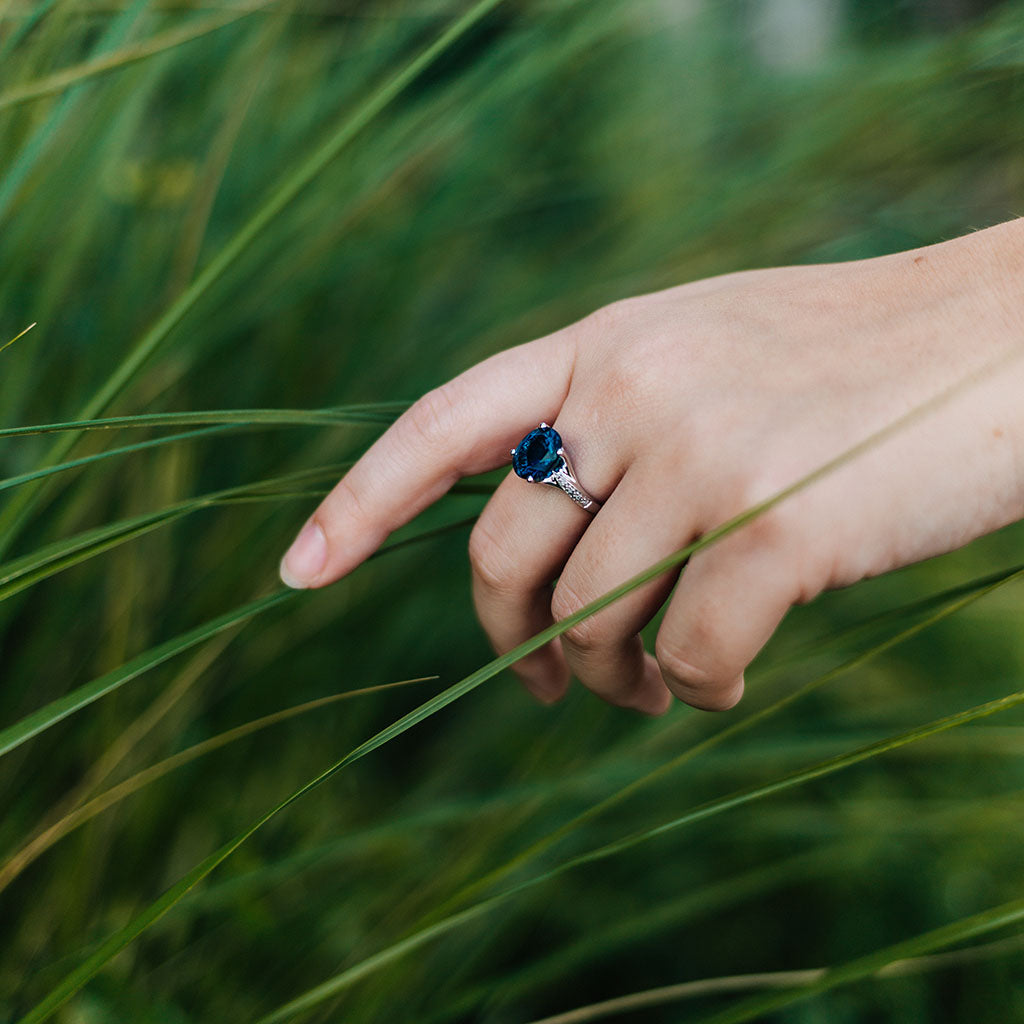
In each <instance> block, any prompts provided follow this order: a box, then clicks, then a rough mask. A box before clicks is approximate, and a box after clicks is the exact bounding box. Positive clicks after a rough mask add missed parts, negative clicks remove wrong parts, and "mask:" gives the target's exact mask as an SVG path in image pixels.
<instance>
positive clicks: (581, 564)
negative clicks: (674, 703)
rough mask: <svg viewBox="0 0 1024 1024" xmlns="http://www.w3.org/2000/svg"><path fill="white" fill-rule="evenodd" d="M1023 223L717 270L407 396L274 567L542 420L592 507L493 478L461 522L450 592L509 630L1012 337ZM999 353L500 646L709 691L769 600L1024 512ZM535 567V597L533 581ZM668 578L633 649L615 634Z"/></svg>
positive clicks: (420, 498)
mask: <svg viewBox="0 0 1024 1024" xmlns="http://www.w3.org/2000/svg"><path fill="white" fill-rule="evenodd" d="M1022 282H1024V220H1022V221H1016V222H1013V223H1010V224H1007V225H1002V226H1000V227H997V228H992V229H989V230H987V231H982V232H978V233H976V234H974V235H971V236H967V237H966V238H962V239H956V240H954V241H951V242H945V243H942V244H941V245H936V246H931V247H928V248H924V249H919V250H915V251H912V252H908V253H901V254H897V255H894V256H885V257H880V258H877V259H872V260H864V261H860V262H854V263H845V264H833V265H826V266H813V267H791V268H782V269H774V270H766V271H754V272H747V273H740V274H732V275H728V276H725V277H718V278H713V279H710V280H706V281H699V282H696V283H694V284H688V285H684V286H682V287H678V288H671V289H669V290H667V291H663V292H658V293H656V294H652V295H645V296H641V297H638V298H632V299H628V300H626V301H623V302H617V303H614V304H613V305H611V306H608V307H607V308H605V309H602V310H599V311H598V312H597V313H595V314H594V315H592V316H590V317H588V318H587V319H585V320H583V321H581V322H579V323H577V324H574V325H572V326H570V327H567V328H565V329H564V330H561V331H558V332H557V333H555V334H552V335H550V336H548V337H545V338H541V339H539V340H536V341H532V342H530V343H528V344H525V345H521V346H519V347H518V348H514V349H511V350H509V351H506V352H502V353H500V354H498V355H496V356H494V357H492V358H490V359H487V360H486V361H484V362H482V363H480V364H478V365H476V366H474V367H472V368H471V369H469V370H468V371H466V372H465V373H463V374H461V375H460V376H458V377H456V378H455V379H454V380H452V381H450V382H448V383H447V384H444V385H442V386H441V387H439V388H437V389H436V390H434V391H431V392H430V393H428V394H427V395H425V396H424V397H423V398H422V399H420V400H419V401H418V402H417V403H416V404H415V405H413V406H412V407H411V408H410V409H409V410H408V411H407V412H406V413H405V414H404V415H403V416H402V417H401V418H400V419H399V420H398V421H397V422H396V423H395V424H394V425H393V426H392V427H391V428H390V429H389V430H388V431H387V432H386V433H385V434H384V435H383V436H382V437H381V438H380V439H379V440H378V441H377V442H376V443H375V444H374V445H373V446H372V447H371V448H370V449H369V451H368V452H367V453H366V454H365V455H364V456H363V458H362V459H360V460H359V462H358V463H357V464H356V465H355V466H354V467H353V468H352V469H351V470H350V472H349V473H348V474H347V475H346V476H345V477H344V478H343V479H342V480H341V482H340V483H339V484H338V485H337V487H335V489H334V490H333V491H332V492H331V493H330V495H328V497H327V498H326V499H325V500H324V501H323V503H322V504H321V505H320V507H319V508H318V509H317V510H316V512H314V514H313V516H312V517H311V519H310V520H309V522H308V523H307V524H306V526H305V527H304V529H303V530H302V532H301V533H300V535H299V537H298V538H297V540H296V542H295V544H294V545H293V546H292V548H291V549H290V550H289V552H288V554H287V555H286V556H285V559H284V561H283V562H282V568H281V574H282V578H283V579H284V580H285V582H286V583H288V584H289V585H291V586H311V587H318V586H323V585H325V584H328V583H331V582H333V581H334V580H337V579H338V578H340V577H342V576H344V575H346V574H347V573H349V572H351V571H352V570H353V569H354V568H355V567H356V566H357V565H359V564H360V563H361V562H362V561H363V560H364V559H365V558H366V557H367V556H368V555H369V554H371V553H372V552H373V551H374V550H375V549H376V548H377V547H379V546H380V544H381V543H382V542H383V541H384V539H385V538H386V537H387V536H388V534H389V533H390V532H391V531H392V530H394V529H396V528H397V527H398V526H400V525H402V524H403V523H405V522H407V521H408V520H409V519H411V518H412V517H413V516H414V515H415V514H416V513H418V512H419V511H421V510H422V509H423V508H425V507H426V506H428V505H429V504H431V503H432V502H434V501H436V500H437V499H438V498H439V497H440V496H441V495H442V494H444V493H445V491H447V490H448V488H449V487H451V485H452V484H453V483H454V482H455V481H456V480H457V479H458V478H459V477H460V476H463V475H467V474H472V473H480V472H484V471H486V470H491V469H494V468H495V467H497V466H500V465H501V464H502V463H507V462H508V461H509V455H508V452H509V449H510V448H512V447H513V446H514V445H516V444H517V442H518V441H519V440H520V439H521V438H522V437H523V435H524V434H526V433H527V432H528V431H529V430H530V429H532V428H533V427H535V426H537V425H538V424H539V423H540V422H541V421H546V422H548V423H551V424H552V425H553V426H555V428H556V429H557V430H558V431H559V433H560V434H561V436H562V438H563V440H564V443H565V446H566V448H567V449H568V451H569V452H570V455H571V457H572V460H573V465H574V468H575V471H576V474H577V475H578V477H579V479H580V482H581V484H582V485H583V486H584V487H585V488H586V490H587V491H589V492H590V493H591V494H592V495H593V496H594V497H595V498H597V499H598V500H599V501H601V502H603V503H604V506H603V508H602V509H601V510H600V511H599V512H598V514H597V515H596V516H591V515H590V514H589V513H588V512H585V511H584V510H583V509H581V508H580V507H578V506H577V505H575V504H574V503H573V502H572V501H571V500H570V499H569V498H568V497H567V496H566V495H565V494H563V493H561V492H560V491H559V490H558V489H556V488H554V487H541V486H535V485H531V484H529V483H527V482H526V481H524V480H521V479H519V478H518V477H516V476H514V475H513V474H511V473H510V475H509V477H508V478H507V479H505V480H504V481H503V482H502V483H501V485H500V486H499V487H498V489H497V491H496V492H495V495H494V497H493V498H492V499H491V501H490V502H489V504H488V505H487V507H486V508H485V509H484V511H483V513H482V515H481V516H480V519H479V521H478V523H477V525H476V528H475V529H474V531H473V534H472V536H471V538H470V543H469V549H470V561H471V563H472V569H473V594H474V599H475V602H476V608H477V612H478V615H479V617H480V621H481V623H482V624H483V627H484V629H485V630H486V632H487V634H488V636H489V637H490V640H491V642H492V644H493V645H494V647H495V649H496V650H497V651H498V652H499V653H501V652H505V651H508V650H510V649H511V648H512V647H514V646H515V645H517V644H519V643H521V642H522V641H523V640H525V639H527V638H528V637H529V636H531V635H533V634H534V633H536V632H538V631H539V630H541V629H543V628H544V627H546V626H548V625H550V623H551V622H552V620H553V619H555V620H557V619H560V618H564V617H565V616H567V615H568V614H570V613H572V612H575V611H576V610H578V609H579V608H580V607H582V606H583V605H584V604H586V603H588V602H590V601H592V600H593V599H595V598H597V597H599V596H600V595H602V594H604V593H605V592H607V591H609V590H611V589H612V588H613V587H614V586H616V585H617V584H619V583H621V582H623V581H624V580H626V579H628V578H630V577H632V576H634V575H635V574H637V573H638V572H640V571H641V570H643V569H645V568H646V567H648V566H649V565H652V564H653V563H655V562H656V561H658V560H659V559H660V558H662V557H664V556H666V555H668V554H670V553H671V552H673V551H676V550H678V549H680V548H682V547H683V546H685V545H686V544H688V543H689V542H690V541H692V540H693V539H694V538H696V537H698V536H700V535H701V534H703V533H706V532H707V531H708V530H709V529H711V528H713V527H715V526H716V525H718V524H720V523H722V522H725V521H727V520H728V519H730V518H731V517H733V516H734V515H736V514H738V513H740V512H742V511H743V510H745V509H747V508H749V507H750V506H752V505H754V504H755V503H757V502H759V501H761V500H763V499H765V498H768V497H770V496H772V495H774V494H776V493H777V492H779V491H780V490H782V489H783V488H784V487H786V486H787V485H789V484H791V483H793V482H795V481H797V480H799V479H800V478H802V477H803V476H805V475H806V474H808V473H809V472H811V471H812V470H814V469H816V468H817V467H819V466H820V465H822V464H824V463H825V462H827V461H828V460H830V459H832V458H834V457H835V456H837V455H839V454H840V453H842V452H844V451H846V450H847V449H849V448H851V447H852V446H854V445H855V444H857V443H858V442H860V441H862V440H863V439H864V438H866V437H867V436H869V435H870V434H872V433H873V432H875V431H877V430H879V429H880V428H882V427H884V426H885V425H886V424H888V423H891V422H893V421H894V420H896V419H898V418H899V417H900V416H902V415H904V414H905V413H907V411H908V410H910V409H912V408H914V407H915V406H917V405H919V404H921V403H923V402H925V401H927V400H928V399H929V398H931V397H932V396H933V395H935V394H937V393H939V392H941V391H942V390H943V389H944V388H946V387H948V386H950V385H952V384H954V383H955V382H956V381H958V380H961V379H963V378H965V377H967V376H969V375H970V374H971V373H972V372H973V371H975V370H978V369H979V368H981V367H982V366H984V365H985V364H987V363H990V362H992V361H993V360H994V359H998V358H999V357H1000V354H1001V353H1005V352H1007V351H1009V350H1011V349H1012V348H1013V347H1014V346H1015V345H1016V346H1020V345H1021V343H1022V342H1024V301H1022V300H1024V284H1022ZM1022 409H1024V372H1022V368H1021V365H1020V362H1019V361H1010V362H1007V363H1005V365H1003V366H1002V368H1001V369H1000V370H999V372H998V373H994V374H989V375H988V376H987V377H982V378H981V379H980V380H979V382H977V383H975V384H974V385H973V386H971V387H966V388H963V389H961V390H960V391H957V392H955V393H954V394H953V395H952V396H951V398H950V399H949V400H948V401H945V402H942V403H940V404H939V405H938V406H937V407H936V408H935V409H933V410H931V411H929V412H927V413H926V414H925V415H922V416H921V417H920V418H918V419H916V420H913V421H911V422H910V423H909V424H908V425H907V426H906V427H905V428H903V429H901V430H899V431H898V432H896V433H895V434H894V435H893V436H891V437H888V438H887V439H885V440H884V441H882V442H881V443H880V444H878V445H877V446H875V447H873V448H871V449H869V450H868V451H866V452H864V453H863V454H861V455H859V456H857V457H856V458H854V459H852V460H851V461H849V462H848V463H845V464H843V465H841V466H840V467H839V468H838V469H836V470H835V471H834V472H831V473H829V474H828V475H826V476H825V477H824V478H822V479H820V480H818V481H817V482H815V483H814V484H812V485H811V486H809V487H807V488H805V489H803V490H800V491H798V492H797V493H795V494H794V495H792V496H791V497H790V498H788V499H786V500H785V501H784V502H782V503H780V504H779V505H777V506H775V507H773V508H772V509H770V510H769V511H768V512H767V513H766V514H764V515H762V516H760V517H759V518H757V519H755V520H754V521H753V522H751V523H749V524H748V525H746V526H744V527H743V528H741V529H740V530H737V531H736V532H734V533H732V534H730V535H728V536H726V537H725V538H723V539H722V540H721V541H719V542H718V543H715V544H713V545H711V546H709V547H708V548H706V549H704V550H702V551H700V552H698V553H697V554H696V555H695V556H694V557H693V558H692V559H691V561H690V563H689V565H688V566H687V567H686V569H685V571H684V572H683V574H682V576H681V578H680V579H679V581H678V585H677V575H678V574H677V573H675V572H671V573H666V574H665V575H664V576H663V577H661V578H659V579H656V580H653V581H651V582H649V583H647V584H645V585H644V586H642V587H640V588H638V589H636V590H634V591H632V592H631V593H629V594H628V595H627V596H625V597H624V598H622V599H621V600H619V601H616V602H615V603H613V604H612V605H610V606H608V607H607V608H605V609H603V610H602V611H600V612H598V613H597V614H595V615H593V616H591V617H590V618H587V619H585V620H583V621H582V622H580V623H579V624H577V625H575V626H573V627H572V628H571V629H570V630H569V631H568V632H567V633H565V634H564V635H563V636H562V637H561V643H559V642H557V641H556V642H553V643H551V644H549V645H547V646H546V647H544V648H542V649H540V650H538V651H536V652H535V653H533V654H531V655H528V656H527V657H525V658H523V659H522V660H521V661H520V662H518V663H517V664H516V666H515V669H516V671H517V673H518V674H519V676H520V677H521V678H522V679H523V681H524V682H525V684H526V686H527V687H528V688H529V689H530V691H531V692H532V693H533V694H535V695H536V696H537V697H539V698H540V699H542V700H545V701H551V700H555V699H557V698H558V697H560V696H561V695H562V694H563V693H564V692H565V689H566V687H567V685H568V681H569V674H570V670H571V671H572V672H573V673H574V674H575V675H576V676H577V677H578V678H579V679H580V680H581V681H582V682H583V683H584V684H585V685H586V686H588V687H589V688H590V689H591V690H593V691H594V692H595V693H596V694H598V695H600V696H601V697H603V698H605V699H606V700H608V701H611V702H612V703H615V704H619V705H622V706H627V707H633V708H637V709H639V710H642V711H645V712H648V713H651V714H657V713H660V712H662V711H664V710H666V708H667V707H668V705H669V703H670V700H671V698H670V692H671V694H675V695H676V696H677V697H679V698H681V699H682V700H684V701H686V702H687V703H689V704H692V705H694V706H695V707H699V708H707V709H725V708H729V707H731V706H732V705H734V704H735V703H736V702H737V701H738V700H739V698H740V696H741V694H742V692H743V672H744V669H745V668H746V666H747V665H748V664H749V662H750V661H751V659H752V658H753V657H754V655H755V654H756V653H757V652H758V650H760V648H761V647H762V645H763V644H764V643H765V642H766V641H767V640H768V638H769V637H770V636H771V634H772V632H773V631H774V629H775V628H776V626H777V625H778V623H779V621H780V620H781V619H782V617H783V616H784V615H785V613H786V611H787V609H788V608H789V607H790V606H791V605H792V604H794V603H796V602H803V601H808V600H810V599H811V598H812V597H814V596H815V595H816V594H818V593H819V592H820V591H822V590H823V589H825V588H828V587H837V586H843V585H845V584H849V583H853V582H855V581H857V580H859V579H862V578H864V577H866V576H873V575H877V574H879V573H882V572H885V571H887V570H890V569H893V568H896V567H898V566H901V565H905V564H907V563H909V562H912V561H916V560H918V559H921V558H925V557H928V556H930V555H934V554H938V553H941V552H944V551H948V550H951V549H953V548H955V547H958V546H960V545H962V544H964V543H966V542H967V541H969V540H971V539H973V538H974V537H977V536H979V535H981V534H983V533H986V532H988V531H991V530H993V529H996V528H997V527H999V526H1002V525H1005V524H1006V523H1008V522H1011V521H1013V520H1015V519H1017V518H1019V517H1020V516H1021V515H1022V513H1024V466H1022V462H1021V452H1022V451H1024V448H1022V442H1024V422H1022V421H1024V413H1022V411H1021V410H1022ZM556 578H557V580H558V582H557V585H556V586H555V587H554V592H553V593H552V590H551V583H552V581H554V580H555V579H556ZM673 587H675V593H674V594H673V595H672V598H671V602H670V603H669V606H668V609H667V611H666V614H665V618H664V621H663V623H662V625H661V628H660V630H659V633H658V638H657V643H656V647H655V655H656V657H651V656H650V655H649V654H645V652H644V650H643V647H642V644H641V641H640V638H639V636H638V632H639V630H640V629H641V628H642V627H643V626H644V625H645V624H646V623H647V622H648V621H649V620H650V619H651V618H652V617H653V615H654V614H655V612H656V611H657V610H658V609H659V608H660V607H661V605H662V604H663V603H664V602H665V601H666V599H667V598H668V597H669V594H670V592H671V591H672V589H673Z"/></svg>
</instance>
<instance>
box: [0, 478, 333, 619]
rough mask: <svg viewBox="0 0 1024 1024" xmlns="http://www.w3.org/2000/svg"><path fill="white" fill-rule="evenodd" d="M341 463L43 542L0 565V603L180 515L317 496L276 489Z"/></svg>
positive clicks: (316, 493) (232, 489)
mask: <svg viewBox="0 0 1024 1024" xmlns="http://www.w3.org/2000/svg"><path fill="white" fill-rule="evenodd" d="M345 465H346V464H342V465H340V466H326V467H322V468H318V469H312V470H300V471H298V472H295V473H286V474H284V475H282V476H277V477H268V478H267V479H265V480H258V481H255V482H253V483H248V484H240V485H238V486H237V487H231V488H226V489H225V490H221V491H212V492H210V493H208V494H202V495H199V496H198V497H195V498H187V499H185V500H184V501H180V502H176V503H175V504H173V505H167V506H165V507H164V508H160V509H155V510H154V511H152V512H144V513H141V514H140V515H137V516H130V517H128V518H126V519H119V520H116V521H115V522H112V523H104V524H103V525H102V526H96V527H93V528H92V529H89V530H85V531H83V532H82V533H77V534H75V535H74V536H72V537H62V538H61V539H60V540H57V541H54V542H53V543H52V544H47V545H46V546H44V547H42V548H38V549H36V550H35V551H31V552H29V553H28V554H25V555H22V556H21V557H20V558H16V559H12V560H11V561H10V562H7V563H5V564H4V565H0V601H3V600H6V599H7V598H9V597H12V596H13V595H14V594H17V593H19V592H20V591H22V590H25V589H26V588H27V587H30V586H33V585H34V584H36V583H38V582H40V581H41V580H44V579H48V578H49V577H51V576H54V575H56V574H57V573H59V572H62V571H63V570H64V569H67V568H70V567H71V566H72V565H78V564H79V563H80V562H84V561H86V560H87V559H89V558H93V557H95V556H97V555H100V554H103V553H104V552H105V551H109V550H110V549H112V548H114V547H117V546H118V545H120V544H124V543H127V542H128V541H130V540H134V539H135V538H136V537H141V536H143V535H144V534H146V533H149V532H150V531H151V530H156V529H158V528H160V527H162V526H167V525H170V524H171V523H173V522H175V521H176V520H178V519H180V518H182V517H183V516H186V515H190V514H192V513H193V512H198V511H200V510H202V509H205V508H213V507H216V506H219V505H230V504H234V503H236V502H248V501H284V500H291V499H293V498H296V497H303V498H305V497H308V496H311V495H314V496H316V495H319V494H320V493H321V492H320V491H315V492H309V491H298V492H295V491H290V490H281V489H280V488H287V487H292V486H294V485H296V484H301V483H304V482H306V483H308V482H312V481H315V480H320V479H330V480H333V479H334V478H335V477H336V476H337V475H338V473H339V472H342V471H343V469H344V468H345Z"/></svg>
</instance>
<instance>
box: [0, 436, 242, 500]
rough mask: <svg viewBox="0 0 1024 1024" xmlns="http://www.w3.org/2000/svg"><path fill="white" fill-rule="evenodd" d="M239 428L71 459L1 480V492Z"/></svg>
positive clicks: (139, 443) (155, 440) (163, 439)
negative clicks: (118, 457) (81, 467)
mask: <svg viewBox="0 0 1024 1024" xmlns="http://www.w3.org/2000/svg"><path fill="white" fill-rule="evenodd" d="M237 429H238V428H237V427H235V426H233V425H231V424H225V425H223V426H217V427H203V428H202V429H200V430H187V431H184V432H183V433H181V434H168V435H167V436H166V437H154V438H150V439H149V440H148V441H137V442H136V443H135V444H128V445H123V446H122V447H120V448H108V449H106V450H105V451H102V452H96V453H95V454H94V455H83V456H80V457H79V458H77V459H69V460H68V461H67V462H60V463H57V464H56V465H49V466H45V467H43V468H42V469H34V470H32V471H31V472H29V473H19V474H18V475H17V476H9V477H7V478H6V479H3V480H0V491H9V490H11V489H12V488H15V487H22V486H23V485H25V484H27V483H32V482H33V481H35V480H42V479H44V478H45V477H49V476H53V475H54V474H56V473H64V472H66V471H67V470H69V469H77V468H78V467H79V466H88V465H91V464H92V463H94V462H102V461H103V460H104V459H112V458H116V457H117V456H118V455H130V454H131V453H132V452H141V451H144V450H145V449H147V448H159V447H160V446H161V445H165V444H175V443H176V442H178V441H191V440H194V439H195V438H199V437H209V436H211V435H213V434H217V433H224V431H226V430H237Z"/></svg>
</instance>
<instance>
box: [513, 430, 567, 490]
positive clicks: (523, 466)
mask: <svg viewBox="0 0 1024 1024" xmlns="http://www.w3.org/2000/svg"><path fill="white" fill-rule="evenodd" d="M561 447H562V439H561V438H560V437H559V436H558V431H557V430H555V429H554V427H538V428H537V429H536V430H531V431H530V432H529V433H528V434H527V435H526V437H524V438H523V439H522V441H520V442H519V444H518V445H516V453H515V455H513V456H512V468H513V469H514V470H515V471H516V474H517V475H518V476H521V477H522V478H523V479H524V480H528V479H529V478H530V477H531V476H532V477H533V479H534V480H543V479H544V478H545V477H547V476H550V475H551V474H552V473H554V472H555V470H557V469H561V468H562V466H563V465H564V464H565V460H564V459H563V458H562V456H561V455H559V454H558V449H559V448H561Z"/></svg>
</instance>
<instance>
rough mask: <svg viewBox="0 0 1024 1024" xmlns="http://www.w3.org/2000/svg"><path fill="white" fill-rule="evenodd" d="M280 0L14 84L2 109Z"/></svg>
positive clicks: (0, 97) (2, 98)
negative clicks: (32, 80) (29, 80)
mask: <svg viewBox="0 0 1024 1024" xmlns="http://www.w3.org/2000/svg"><path fill="white" fill-rule="evenodd" d="M276 2H277V0H262V2H260V3H256V4H254V5H252V6H250V7H245V8H240V9H236V10H233V11H229V12H225V13H221V14H217V15H213V16H211V17H209V18H203V19H202V20H201V21H199V20H197V21H196V22H195V23H194V24H191V25H182V26H179V27H177V28H173V29H168V30H167V31H166V32H160V33H158V34H157V35H154V36H152V37H151V38H149V39H146V40H145V41H143V42H141V43H133V44H132V45H131V46H125V47H122V48H121V49H118V50H113V51H111V52H110V53H105V54H103V56H102V57H96V58H94V59H92V60H87V61H83V62H82V63H80V64H75V65H74V66H73V67H69V68H64V69H63V70H61V71H55V72H53V73H52V74H49V75H46V76H44V77H43V78H39V79H36V80H35V81H34V82H25V83H24V84H22V85H17V86H14V87H13V88H11V89H7V90H5V91H4V92H0V112H3V111H4V110H8V109H9V108H11V107H15V106H18V105H19V104H21V103H27V102H29V101H30V100H36V99H40V98H41V97H43V96H52V95H53V94H54V93H58V92H63V91H64V90H65V89H69V88H71V87H72V86H74V85H78V84H79V83H81V82H85V81H88V80H89V79H90V78H96V77H97V76H99V75H105V74H109V73H110V72H112V71H117V70H119V69H120V68H124V67H128V66H129V65H130V64H135V63H138V62H139V61H141V60H145V59H146V58H147V57H153V56H155V55H156V54H158V53H165V52H166V51H168V50H174V49H177V48H178V47H179V46H182V45H184V44H185V43H189V42H192V41H193V40H195V39H201V38H202V37H203V36H207V35H210V33H212V32H216V31H218V30H219V29H222V28H225V27H226V26H228V25H232V24H234V23H235V22H237V21H241V20H242V19H243V18H248V17H249V16H250V15H252V14H256V13H257V12H258V11H262V10H266V9H267V8H268V7H270V6H272V5H273V4H274V3H276Z"/></svg>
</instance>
